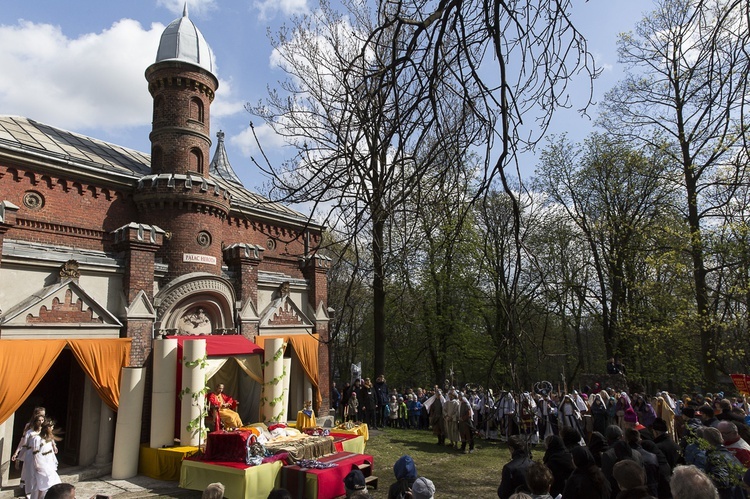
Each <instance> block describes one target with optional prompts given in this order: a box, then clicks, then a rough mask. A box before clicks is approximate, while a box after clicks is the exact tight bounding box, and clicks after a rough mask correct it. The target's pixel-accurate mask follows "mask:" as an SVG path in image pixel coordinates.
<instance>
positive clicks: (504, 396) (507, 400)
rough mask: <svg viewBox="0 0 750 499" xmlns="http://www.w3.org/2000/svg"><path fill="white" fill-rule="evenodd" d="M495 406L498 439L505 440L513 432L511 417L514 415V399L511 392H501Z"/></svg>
mask: <svg viewBox="0 0 750 499" xmlns="http://www.w3.org/2000/svg"><path fill="white" fill-rule="evenodd" d="M496 406H497V412H496V415H497V424H498V435H499V437H500V440H502V441H504V442H506V441H507V440H508V438H509V437H510V435H511V434H512V432H513V418H515V417H516V400H515V398H514V397H513V392H505V391H503V392H501V395H500V400H498V401H497V404H496Z"/></svg>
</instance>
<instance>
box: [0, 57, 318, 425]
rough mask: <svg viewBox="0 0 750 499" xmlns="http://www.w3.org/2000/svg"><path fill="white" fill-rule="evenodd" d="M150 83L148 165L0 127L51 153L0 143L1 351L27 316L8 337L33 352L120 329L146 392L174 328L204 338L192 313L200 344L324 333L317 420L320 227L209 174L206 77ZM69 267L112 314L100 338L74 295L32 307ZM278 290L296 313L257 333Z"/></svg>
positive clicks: (18, 122) (173, 71)
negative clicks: (67, 335)
mask: <svg viewBox="0 0 750 499" xmlns="http://www.w3.org/2000/svg"><path fill="white" fill-rule="evenodd" d="M146 79H147V85H148V90H149V92H150V93H151V95H152V97H153V100H154V109H153V116H152V119H153V121H152V132H151V134H150V136H149V137H150V139H151V151H150V156H148V155H146V154H144V153H140V152H137V151H132V150H127V149H124V148H121V147H119V146H115V145H113V144H107V143H103V142H101V141H97V140H96V139H93V138H90V137H84V136H80V135H76V134H73V133H70V132H66V131H64V130H59V129H55V128H52V127H50V126H47V125H42V124H38V123H35V122H33V121H31V120H27V119H25V118H15V117H2V116H0V126H3V123H5V124H7V126H6V129H13V130H15V129H26V130H27V132H26V135H25V136H24V137H26V136H30V135H32V134H33V135H35V136H41V135H47V137H48V140H49V144H52V146H54V147H52V146H49V147H46V146H45V145H44V143H42V144H41V145H39V146H33V145H31V146H30V145H28V144H27V143H26V142H23V141H22V140H21V139H20V138H19V140H18V144H17V145H14V146H12V147H11V146H7V145H6V143H10V142H11V141H10V140H5V141H4V142H3V143H2V144H0V339H2V338H3V320H4V319H7V317H8V316H9V315H12V313H13V312H14V311H15V310H16V309H18V310H20V309H24V307H27V306H30V308H29V312H28V313H27V315H25V316H24V317H25V324H21V325H19V324H18V323H14V324H13V326H14V328H15V329H14V333H13V334H14V337H25V338H29V339H33V338H35V337H38V335H39V332H40V331H42V332H43V331H44V330H45V328H49V329H50V330H52V329H54V327H56V326H58V325H62V326H66V327H67V328H68V329H66V330H75V329H76V325H85V326H86V327H85V328H83V329H81V332H80V334H81V335H83V336H85V335H90V337H92V338H95V337H98V338H109V337H112V335H116V334H117V331H118V330H119V335H120V337H127V338H131V339H132V343H131V358H130V365H131V366H134V367H142V366H146V367H147V368H148V380H149V385H150V383H151V370H150V369H151V365H150V363H151V360H150V359H151V348H152V341H153V338H154V337H155V336H156V335H162V334H179V333H181V332H182V333H184V332H185V331H184V330H183V329H180V328H186V329H191V328H193V330H194V331H193V332H194V333H198V334H203V332H201V331H203V330H202V329H200V328H203V327H204V323H203V322H201V321H200V320H198V321H195V322H192V323H191V322H190V320H189V319H190V318H191V317H199V316H200V314H205V317H206V319H205V320H206V321H207V322H206V323H207V324H208V326H206V327H208V334H236V333H239V334H242V335H243V336H245V337H247V338H251V339H253V338H255V336H256V335H258V334H263V330H262V329H263V327H267V326H268V325H272V326H273V328H270V329H269V331H271V332H273V333H277V332H279V331H282V332H284V331H286V332H287V333H289V334H307V332H314V333H319V334H320V337H321V339H322V340H323V342H321V346H320V349H319V366H320V373H319V388H320V391H321V395H322V397H323V404H322V406H321V407H316V410H317V411H318V412H319V413H323V414H325V413H327V410H328V406H329V388H328V387H329V374H328V370H329V362H328V355H327V346H326V341H327V339H328V325H327V324H328V322H327V315H326V314H325V313H323V315H320V314H319V311H320V310H323V311H325V310H327V284H326V272H327V267H326V265H325V264H324V263H325V259H321V258H320V257H317V256H315V249H316V247H317V246H318V245H319V244H320V241H321V230H322V228H321V227H318V226H315V225H310V224H309V221H308V220H307V219H306V217H305V216H304V215H302V214H299V213H295V212H293V211H291V210H289V209H288V208H285V207H281V206H279V205H275V204H274V203H271V202H269V201H263V202H262V203H258V206H257V207H256V206H253V205H252V203H251V202H250V201H248V199H250V200H255V199H257V196H256V195H254V194H253V195H252V196H250V195H249V193H248V192H247V191H246V190H245V189H244V187H243V186H242V185H240V184H237V183H232V182H230V181H227V180H226V179H225V178H223V177H220V176H217V175H214V174H212V173H211V171H210V164H211V162H210V154H211V145H212V141H211V138H210V137H211V135H210V109H211V103H212V102H213V100H214V96H215V92H216V91H217V89H218V80H217V78H216V77H215V76H214V75H213V74H212V73H211V72H210V71H208V70H206V69H205V68H204V67H200V66H199V65H196V64H192V63H190V62H185V61H181V60H173V59H168V60H162V61H160V62H156V63H155V64H153V65H152V66H150V67H149V68H148V69H147V70H146ZM19 137H20V134H19ZM24 140H25V138H24ZM35 147H36V149H35ZM60 151H64V152H60ZM92 158H93V159H92ZM238 199H241V200H242V202H239V201H237V200H238ZM71 260H75V261H78V262H80V263H81V266H80V276H81V278H80V282H79V281H78V280H76V286H80V289H82V290H84V291H85V293H84V294H85V295H86V299H87V300H89V299H90V300H93V301H94V302H95V303H94V305H95V306H100V307H101V309H105V310H106V311H107V313H106V314H104V316H106V320H107V321H108V322H107V323H106V324H102V327H101V328H99V329H97V321H99V322H101V320H102V319H100V318H96V317H95V316H94V315H93V314H92V311H91V310H90V309H89V308H87V306H84V304H83V303H82V301H81V300H80V299H75V297H74V296H73V295H71V294H70V292H68V294H67V295H65V296H64V297H63V298H62V299H58V298H55V301H52V302H51V305H49V304H41V302H40V303H34V297H35V296H37V295H40V292H39V291H40V290H44V289H47V288H48V287H49V286H50V284H51V283H54V282H58V283H60V275H58V274H59V269H60V266H61V264H63V263H64V262H66V261H71ZM7 262H10V263H7ZM300 262H302V263H300ZM321 262H322V263H321ZM2 276H6V277H5V278H2ZM13 279H20V280H21V281H22V282H20V283H14V282H12V281H13ZM282 282H292V283H293V286H292V287H293V288H294V300H297V301H296V302H295V303H294V307H296V308H294V307H289V306H288V304H287V305H285V306H284V307H285V308H281V309H279V310H275V311H266V313H267V316H266V324H267V326H263V325H262V324H261V322H262V319H263V318H262V317H260V316H259V315H260V314H262V313H263V311H264V309H266V308H269V303H270V301H271V299H272V298H271V297H272V296H275V295H274V293H275V289H276V288H277V287H278V286H279V285H280V283H282ZM301 297H302V298H301ZM290 299H291V298H290ZM305 301H306V303H305ZM29 303H31V305H28V304H29ZM89 305H90V304H89ZM24 310H25V309H24ZM97 310H99V309H97ZM100 311H101V310H100ZM272 312H273V315H272V314H271V313H272ZM24 313H26V312H24ZM242 313H244V314H245V316H243V317H241V315H242ZM3 314H5V315H3ZM299 314H302V315H304V320H302V318H300V316H299ZM18 317H19V315H16V319H15V320H16V321H18V320H19V319H18ZM99 317H102V316H101V315H100V316H99ZM120 324H121V325H122V326H121V327H120ZM300 324H303V327H302V328H301V327H300ZM27 326H28V327H27ZM24 328H26V329H24ZM106 328H109V329H106ZM113 328H114V329H113ZM305 328H306V329H307V331H304V330H305ZM19 331H20V332H19ZM113 331H114V332H113ZM303 331H304V332H303ZM188 333H189V331H188ZM50 334H52V333H50ZM75 334H79V333H78V332H76V333H75ZM148 409H150V395H147V396H146V400H145V401H144V411H147V410H148ZM146 413H147V412H144V414H146ZM144 421H146V420H145V419H144ZM147 426H148V423H146V424H144V428H143V431H144V435H146V429H147Z"/></svg>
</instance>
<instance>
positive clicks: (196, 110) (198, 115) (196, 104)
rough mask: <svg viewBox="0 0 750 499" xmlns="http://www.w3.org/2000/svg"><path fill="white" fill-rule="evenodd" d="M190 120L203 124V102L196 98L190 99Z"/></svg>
mask: <svg viewBox="0 0 750 499" xmlns="http://www.w3.org/2000/svg"><path fill="white" fill-rule="evenodd" d="M190 119H191V120H195V121H200V122H201V123H203V119H204V117H203V101H202V100H200V99H199V98H198V97H193V98H192V99H190Z"/></svg>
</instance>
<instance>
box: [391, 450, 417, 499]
mask: <svg viewBox="0 0 750 499" xmlns="http://www.w3.org/2000/svg"><path fill="white" fill-rule="evenodd" d="M393 474H394V475H395V476H396V481H395V482H394V483H393V484H392V485H391V486H390V487H389V488H388V499H401V498H402V497H407V496H406V494H407V493H408V492H409V491H410V490H411V486H412V485H413V484H414V482H415V481H416V480H417V465H416V464H414V459H412V457H411V456H410V455H408V454H404V455H403V456H401V457H400V458H398V460H397V461H396V464H394V465H393Z"/></svg>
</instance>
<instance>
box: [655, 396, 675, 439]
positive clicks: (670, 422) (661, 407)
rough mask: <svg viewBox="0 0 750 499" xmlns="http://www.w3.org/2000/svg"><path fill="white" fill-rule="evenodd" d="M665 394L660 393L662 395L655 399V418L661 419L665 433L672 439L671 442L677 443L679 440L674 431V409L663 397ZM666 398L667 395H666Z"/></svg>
mask: <svg viewBox="0 0 750 499" xmlns="http://www.w3.org/2000/svg"><path fill="white" fill-rule="evenodd" d="M666 393H667V392H662V394H661V395H660V396H658V397H656V407H655V411H656V416H657V418H658V419H661V420H662V421H664V424H665V425H666V427H667V433H668V434H669V438H671V439H672V441H673V442H675V443H677V442H678V441H679V438H678V437H677V431H676V430H675V424H674V423H675V421H674V420H675V414H674V409H673V408H672V406H670V405H669V402H668V401H667V399H666V398H665V397H664V394H666ZM667 396H668V394H667Z"/></svg>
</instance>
